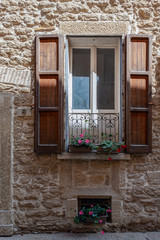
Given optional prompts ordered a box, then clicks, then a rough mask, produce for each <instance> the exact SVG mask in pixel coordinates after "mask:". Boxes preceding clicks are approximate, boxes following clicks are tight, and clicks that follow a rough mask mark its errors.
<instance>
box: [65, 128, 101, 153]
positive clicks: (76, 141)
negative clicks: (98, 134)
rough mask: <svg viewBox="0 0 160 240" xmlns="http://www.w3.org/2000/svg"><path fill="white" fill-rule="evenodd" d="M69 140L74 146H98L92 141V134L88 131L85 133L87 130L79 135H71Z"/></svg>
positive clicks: (93, 147) (94, 147)
mask: <svg viewBox="0 0 160 240" xmlns="http://www.w3.org/2000/svg"><path fill="white" fill-rule="evenodd" d="M69 142H70V144H71V145H72V146H75V147H77V148H79V147H81V146H85V147H86V148H88V147H90V148H92V149H96V148H97V146H96V145H95V144H93V143H92V136H91V135H90V134H88V133H85V131H83V133H81V134H80V135H79V136H77V137H76V136H75V135H71V136H70V141H69Z"/></svg>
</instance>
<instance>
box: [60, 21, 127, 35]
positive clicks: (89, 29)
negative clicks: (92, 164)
mask: <svg viewBox="0 0 160 240" xmlns="http://www.w3.org/2000/svg"><path fill="white" fill-rule="evenodd" d="M128 27H129V23H128V22H120V21H118V22H85V21H84V22H65V23H60V33H63V34H98V35H104V34H111V35H114V34H127V33H128Z"/></svg>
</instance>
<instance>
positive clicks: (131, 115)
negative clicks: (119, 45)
mask: <svg viewBox="0 0 160 240" xmlns="http://www.w3.org/2000/svg"><path fill="white" fill-rule="evenodd" d="M151 41H152V38H151V36H148V35H147V36H146V35H128V36H127V37H126V145H127V152H128V153H149V152H151V147H152V109H151V108H152V103H151V97H152V89H151V67H152V62H151V55H152V48H151Z"/></svg>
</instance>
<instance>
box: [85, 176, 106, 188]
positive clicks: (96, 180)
mask: <svg viewBox="0 0 160 240" xmlns="http://www.w3.org/2000/svg"><path fill="white" fill-rule="evenodd" d="M88 179H89V185H90V186H99V185H100V186H103V185H104V184H105V176H103V175H95V176H89V178H88Z"/></svg>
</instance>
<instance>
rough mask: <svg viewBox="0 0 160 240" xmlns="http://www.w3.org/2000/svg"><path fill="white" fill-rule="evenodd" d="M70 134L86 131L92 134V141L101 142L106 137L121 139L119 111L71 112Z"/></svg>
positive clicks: (69, 120)
mask: <svg viewBox="0 0 160 240" xmlns="http://www.w3.org/2000/svg"><path fill="white" fill-rule="evenodd" d="M68 125H69V129H68V133H69V136H79V135H80V134H81V133H83V132H84V131H85V133H87V134H90V135H91V136H92V142H93V143H95V144H99V143H101V142H102V140H103V139H104V135H105V136H106V137H105V139H108V140H112V141H114V142H118V141H119V113H69V116H68Z"/></svg>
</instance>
